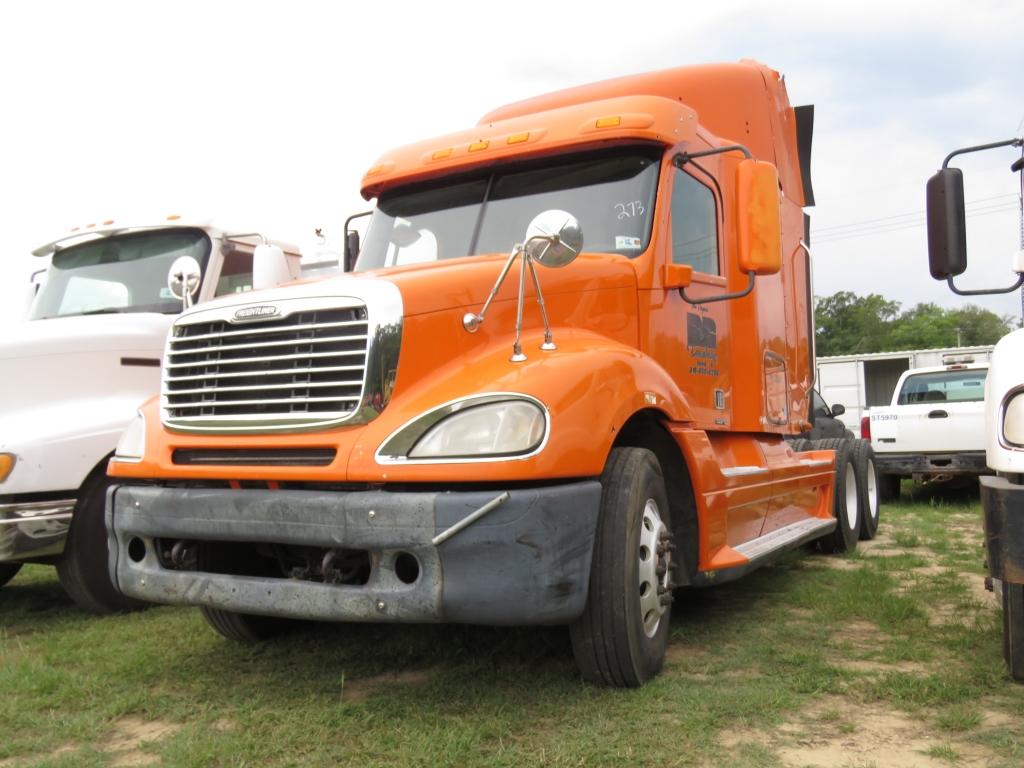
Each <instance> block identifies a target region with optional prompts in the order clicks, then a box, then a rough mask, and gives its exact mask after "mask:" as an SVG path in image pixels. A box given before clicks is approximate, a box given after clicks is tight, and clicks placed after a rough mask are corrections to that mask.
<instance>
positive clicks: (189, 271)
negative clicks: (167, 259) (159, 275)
mask: <svg viewBox="0 0 1024 768" xmlns="http://www.w3.org/2000/svg"><path fill="white" fill-rule="evenodd" d="M201 277H202V270H201V269H200V267H199V262H198V261H196V260H195V259H194V258H192V257H191V256H179V257H178V258H176V259H175V260H174V263H173V264H171V268H170V269H169V270H168V271H167V287H168V288H170V289H171V293H173V294H174V296H175V298H178V299H183V298H184V297H185V287H187V289H188V295H189V296H190V297H195V295H196V293H197V292H198V291H199V280H200V278H201Z"/></svg>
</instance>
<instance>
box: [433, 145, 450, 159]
mask: <svg viewBox="0 0 1024 768" xmlns="http://www.w3.org/2000/svg"><path fill="white" fill-rule="evenodd" d="M451 156H452V150H451V147H449V148H448V149H439V150H437V152H435V153H434V154H432V155H431V156H430V159H431V160H444V159H445V158H446V157H451Z"/></svg>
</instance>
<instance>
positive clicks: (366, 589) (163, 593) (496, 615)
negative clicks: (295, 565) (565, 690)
mask: <svg viewBox="0 0 1024 768" xmlns="http://www.w3.org/2000/svg"><path fill="white" fill-rule="evenodd" d="M501 493H502V491H501V489H498V490H487V491H478V490H471V491H453V492H441V491H430V492H388V491H354V492H341V491H305V490H263V489H239V490H230V489H202V488H159V487H153V486H131V485H122V486H114V487H112V488H111V489H110V491H109V492H108V496H107V531H108V536H109V549H110V570H111V576H112V578H113V580H114V583H115V584H116V585H117V588H118V589H119V590H120V591H121V592H123V593H124V594H125V595H128V596H129V597H135V598H139V599H141V600H148V601H151V602H158V603H172V604H184V605H204V606H209V607H213V608H220V609H224V610H229V611H237V612H240V613H251V614H262V615H270V616H284V617H290V618H298V619H317V620H327V621H372V622H387V621H396V622H443V621H448V622H463V623H471V624H493V625H528V624H563V623H567V622H570V621H572V620H573V619H575V618H577V617H578V616H579V615H580V614H581V613H582V611H583V606H584V603H585V601H586V597H587V586H588V583H589V578H590V561H591V556H592V552H593V543H594V536H595V532H596V526H597V514H598V506H599V502H600V496H601V485H600V483H599V482H598V481H596V480H590V481H582V482H575V483H566V484H563V485H557V486H548V487H543V488H525V489H523V488H517V489H512V490H509V491H508V493H509V498H508V500H507V501H505V502H504V503H502V504H500V505H498V506H497V507H496V508H495V509H494V510H493V511H491V512H489V513H488V514H486V515H485V516H484V517H482V518H480V519H478V520H477V521H476V522H474V523H472V524H471V525H469V526H468V527H466V528H465V529H463V530H461V531H459V532H458V533H456V534H455V535H454V536H452V537H451V538H449V539H447V540H446V541H444V542H442V543H440V544H438V545H435V544H434V543H433V542H432V540H433V539H434V537H436V536H438V535H439V534H441V533H442V532H444V531H446V530H448V529H449V528H451V526H453V525H454V524H456V523H458V522H459V521H461V520H463V519H465V518H466V517H467V516H468V515H470V514H471V513H472V512H474V511H475V510H478V509H479V508H480V507H482V506H484V505H485V504H487V503H488V502H491V501H493V500H494V499H495V498H496V497H497V496H499V495H500V494H501ZM156 539H159V540H160V542H161V544H162V545H163V546H167V543H168V542H175V541H190V542H245V543H246V544H255V545H285V546H305V547H317V548H324V549H325V550H330V549H340V548H344V549H359V550H366V551H367V552H368V554H369V558H370V563H371V570H370V575H369V578H368V580H367V581H366V583H365V584H362V585H348V584H329V583H324V582H323V581H312V580H306V579H300V578H288V577H285V576H281V577H270V576H248V575H229V574H225V573H213V572H207V571H203V570H180V569H177V568H174V567H168V565H165V563H166V562H167V561H166V558H161V557H160V554H159V553H158V552H157V550H156V546H155V543H154V540H156ZM143 545H144V549H143ZM199 546H200V547H201V546H202V544H201V543H200V544H199ZM406 555H411V556H412V557H414V558H415V559H416V562H417V564H418V573H417V576H416V578H415V580H414V581H413V582H412V583H405V582H404V581H403V580H402V579H401V578H400V577H399V576H400V574H399V573H398V569H397V568H396V563H397V562H398V561H399V558H400V557H401V556H406Z"/></svg>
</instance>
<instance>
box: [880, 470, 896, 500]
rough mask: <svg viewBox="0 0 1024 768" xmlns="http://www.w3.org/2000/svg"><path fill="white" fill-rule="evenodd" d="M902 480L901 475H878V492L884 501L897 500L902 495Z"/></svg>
mask: <svg viewBox="0 0 1024 768" xmlns="http://www.w3.org/2000/svg"><path fill="white" fill-rule="evenodd" d="M900 481H901V478H900V476H899V475H882V474H880V475H879V476H878V494H879V496H880V497H881V500H882V501H896V500H897V499H899V497H900Z"/></svg>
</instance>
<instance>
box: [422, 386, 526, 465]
mask: <svg viewBox="0 0 1024 768" xmlns="http://www.w3.org/2000/svg"><path fill="white" fill-rule="evenodd" d="M545 429H546V419H545V416H544V411H543V410H541V408H540V407H538V406H537V405H534V404H533V403H531V402H529V401H527V400H505V401H500V402H496V403H488V404H486V405H477V406H473V407H471V408H467V409H465V410H461V411H457V412H455V413H453V414H451V415H450V416H447V417H445V418H444V419H442V420H441V421H439V422H438V423H437V424H435V425H434V426H433V427H431V428H430V429H429V430H427V431H426V432H425V433H424V435H423V437H421V438H420V439H419V440H418V441H417V442H416V444H415V445H414V446H413V447H412V450H411V451H409V458H410V459H440V458H463V457H477V456H515V455H517V454H523V453H529V452H530V451H532V450H533V449H534V448H536V447H537V446H538V445H540V443H541V441H542V440H543V439H544V432H545Z"/></svg>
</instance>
